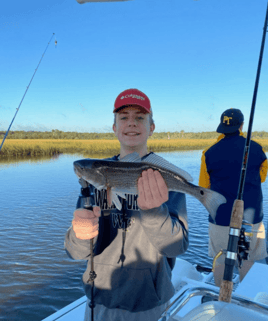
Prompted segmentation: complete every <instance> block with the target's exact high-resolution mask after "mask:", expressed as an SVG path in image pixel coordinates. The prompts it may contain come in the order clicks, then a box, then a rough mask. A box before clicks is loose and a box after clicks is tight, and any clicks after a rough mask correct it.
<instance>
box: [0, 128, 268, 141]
mask: <svg viewBox="0 0 268 321" xmlns="http://www.w3.org/2000/svg"><path fill="white" fill-rule="evenodd" d="M244 134H246V132H244ZM4 135H5V132H4V131H0V139H3V138H4ZM218 136H219V134H218V133H216V132H215V131H213V132H198V133H194V132H184V131H183V130H181V131H179V132H178V131H176V132H155V133H154V134H153V136H151V137H150V138H149V139H216V138H217V137H218ZM7 138H8V139H85V140H94V139H110V140H111V139H117V138H116V137H115V135H114V133H112V132H111V133H78V132H64V131H60V130H57V129H53V130H52V131H50V132H48V131H46V132H39V131H10V132H9V134H8V137H7ZM252 138H255V139H258V138H268V132H265V131H255V132H252Z"/></svg>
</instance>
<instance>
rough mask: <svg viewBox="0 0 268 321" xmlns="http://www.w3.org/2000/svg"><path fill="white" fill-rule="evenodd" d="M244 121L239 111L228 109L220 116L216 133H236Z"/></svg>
mask: <svg viewBox="0 0 268 321" xmlns="http://www.w3.org/2000/svg"><path fill="white" fill-rule="evenodd" d="M243 121H244V115H243V114H242V112H241V110H240V109H235V108H230V109H227V110H225V112H223V113H222V115H221V122H220V124H219V126H218V128H217V132H218V133H222V134H229V133H234V132H235V131H237V130H238V129H239V128H240V126H241V125H242V123H243Z"/></svg>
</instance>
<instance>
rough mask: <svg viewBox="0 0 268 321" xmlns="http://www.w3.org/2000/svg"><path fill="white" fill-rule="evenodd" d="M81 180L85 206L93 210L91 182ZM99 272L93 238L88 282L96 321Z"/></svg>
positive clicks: (92, 319) (92, 314)
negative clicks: (95, 293)
mask: <svg viewBox="0 0 268 321" xmlns="http://www.w3.org/2000/svg"><path fill="white" fill-rule="evenodd" d="M79 182H80V184H81V186H82V188H81V196H82V199H83V201H84V204H83V207H84V208H85V209H86V210H88V211H93V206H94V194H93V193H92V191H90V188H89V184H88V183H87V182H86V181H85V180H84V179H83V178H80V179H79ZM96 277H97V274H96V272H95V271H94V242H93V239H91V240H90V272H89V279H88V281H87V282H88V283H90V285H91V299H90V303H89V307H90V310H91V321H94V308H95V300H94V280H95V279H96Z"/></svg>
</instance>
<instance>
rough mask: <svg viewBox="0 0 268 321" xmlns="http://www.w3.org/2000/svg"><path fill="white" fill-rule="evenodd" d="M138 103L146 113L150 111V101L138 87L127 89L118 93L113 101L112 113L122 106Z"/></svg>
mask: <svg viewBox="0 0 268 321" xmlns="http://www.w3.org/2000/svg"><path fill="white" fill-rule="evenodd" d="M128 105H138V106H140V107H142V108H143V109H144V110H145V111H146V112H147V113H151V112H152V110H151V103H150V100H149V98H148V97H147V96H146V95H145V94H144V93H143V92H142V91H140V90H138V89H127V90H124V91H122V92H121V94H119V95H118V96H117V98H116V100H115V102H114V113H117V112H118V111H119V109H121V107H123V106H128Z"/></svg>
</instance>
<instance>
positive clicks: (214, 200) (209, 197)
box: [201, 188, 226, 221]
mask: <svg viewBox="0 0 268 321" xmlns="http://www.w3.org/2000/svg"><path fill="white" fill-rule="evenodd" d="M201 191H203V192H204V198H203V199H202V200H201V203H202V204H203V205H204V206H205V208H206V209H207V210H208V212H209V214H210V216H211V217H212V219H213V220H214V221H215V218H216V213H217V209H218V207H219V206H220V205H221V204H224V203H226V198H225V197H224V196H223V195H221V194H220V193H218V192H215V191H212V190H210V189H207V188H201Z"/></svg>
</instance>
